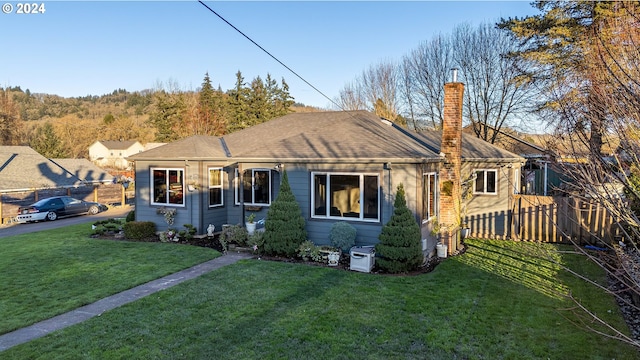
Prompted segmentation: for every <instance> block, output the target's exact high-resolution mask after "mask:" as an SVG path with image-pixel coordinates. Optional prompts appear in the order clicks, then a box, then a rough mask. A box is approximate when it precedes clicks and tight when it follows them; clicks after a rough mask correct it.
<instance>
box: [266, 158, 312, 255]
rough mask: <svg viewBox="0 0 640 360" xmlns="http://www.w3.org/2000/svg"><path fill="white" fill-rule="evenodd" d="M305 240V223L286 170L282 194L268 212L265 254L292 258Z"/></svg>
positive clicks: (283, 176) (283, 174)
mask: <svg viewBox="0 0 640 360" xmlns="http://www.w3.org/2000/svg"><path fill="white" fill-rule="evenodd" d="M305 240H307V231H306V230H305V221H304V218H303V217H302V211H301V210H300V205H299V204H298V202H297V201H296V198H295V196H294V195H293V192H292V191H291V187H290V186H289V178H288V176H287V172H286V170H285V171H283V172H282V182H281V184H280V192H279V193H278V196H277V197H276V199H275V200H274V201H273V203H271V207H269V211H267V217H266V220H265V231H264V252H265V254H267V255H279V256H289V257H292V256H295V254H296V251H297V250H298V248H299V247H300V244H302V242H304V241H305Z"/></svg>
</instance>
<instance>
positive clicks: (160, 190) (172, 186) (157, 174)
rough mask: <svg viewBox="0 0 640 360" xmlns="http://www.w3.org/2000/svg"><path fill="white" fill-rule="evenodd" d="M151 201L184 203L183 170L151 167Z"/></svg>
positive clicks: (166, 203)
mask: <svg viewBox="0 0 640 360" xmlns="http://www.w3.org/2000/svg"><path fill="white" fill-rule="evenodd" d="M151 184H152V189H151V191H152V194H151V203H152V204H156V205H184V170H183V169H160V168H155V169H151Z"/></svg>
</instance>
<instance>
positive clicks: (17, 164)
mask: <svg viewBox="0 0 640 360" xmlns="http://www.w3.org/2000/svg"><path fill="white" fill-rule="evenodd" d="M112 180H113V177H112V176H109V174H107V173H105V172H104V171H103V170H102V169H100V168H98V167H96V166H95V165H93V164H92V163H91V162H89V161H88V160H86V159H81V160H78V159H53V160H51V159H47V158H46V157H44V156H42V155H40V154H39V153H38V152H37V151H35V150H33V149H32V148H30V147H28V146H0V223H2V222H3V219H6V218H9V217H12V216H15V214H16V212H17V209H18V207H19V206H20V205H28V204H31V203H33V202H34V201H36V200H37V199H39V198H44V197H50V196H56V195H70V196H74V197H78V198H81V199H88V200H93V201H95V199H97V198H98V197H99V196H100V198H101V200H102V199H104V198H105V196H103V194H105V193H107V192H108V191H107V190H106V189H105V188H106V187H103V186H101V185H100V184H110V183H111V182H112ZM114 188H115V187H114ZM118 189H119V188H118ZM109 190H111V189H109ZM118 193H119V192H117V191H116V195H118Z"/></svg>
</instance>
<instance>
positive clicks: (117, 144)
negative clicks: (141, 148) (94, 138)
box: [98, 140, 137, 150]
mask: <svg viewBox="0 0 640 360" xmlns="http://www.w3.org/2000/svg"><path fill="white" fill-rule="evenodd" d="M98 142H99V143H101V144H102V145H104V146H105V147H106V148H107V149H110V150H127V149H128V148H130V147H131V146H133V144H135V143H137V141H136V140H122V141H120V140H99V141H98Z"/></svg>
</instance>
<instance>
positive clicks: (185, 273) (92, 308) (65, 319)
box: [0, 253, 253, 352]
mask: <svg viewBox="0 0 640 360" xmlns="http://www.w3.org/2000/svg"><path fill="white" fill-rule="evenodd" d="M251 257H253V256H252V255H251V254H246V253H227V254H225V255H223V256H220V257H218V258H215V259H213V260H209V261H207V262H204V263H201V264H198V265H195V266H192V267H190V268H188V269H185V270H182V271H178V272H176V273H173V274H171V275H167V276H165V277H162V278H159V279H156V280H153V281H150V282H148V283H145V284H142V285H138V286H136V287H134V288H131V289H129V290H125V291H123V292H120V293H117V294H114V295H111V296H108V297H106V298H104V299H101V300H98V301H96V302H94V303H92V304H89V305H85V306H82V307H80V308H78V309H75V310H72V311H69V312H67V313H64V314H61V315H58V316H55V317H53V318H51V319H47V320H43V321H40V322H38V323H35V324H33V325H30V326H27V327H25V328H22V329H18V330H15V331H12V332H10V333H7V334H4V335H0V352H2V351H4V350H7V349H9V348H12V347H14V346H17V345H20V344H23V343H26V342H29V341H31V340H35V339H38V338H41V337H43V336H45V335H47V334H49V333H52V332H54V331H56V330H60V329H64V328H66V327H68V326H71V325H75V324H78V323H81V322H83V321H86V320H88V319H90V318H92V317H94V316H100V315H101V314H102V313H104V312H105V311H109V310H112V309H115V308H117V307H120V306H122V305H125V304H128V303H130V302H133V301H136V300H138V299H141V298H143V297H145V296H147V295H151V294H153V293H155V292H158V291H160V290H164V289H168V288H170V287H172V286H175V285H178V284H180V283H182V282H184V281H186V280H190V279H193V278H196V277H198V276H200V275H203V274H206V273H208V272H210V271H213V270H216V269H219V268H221V267H223V266H225V265H229V264H233V263H235V262H237V261H238V260H241V259H249V258H251Z"/></svg>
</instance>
